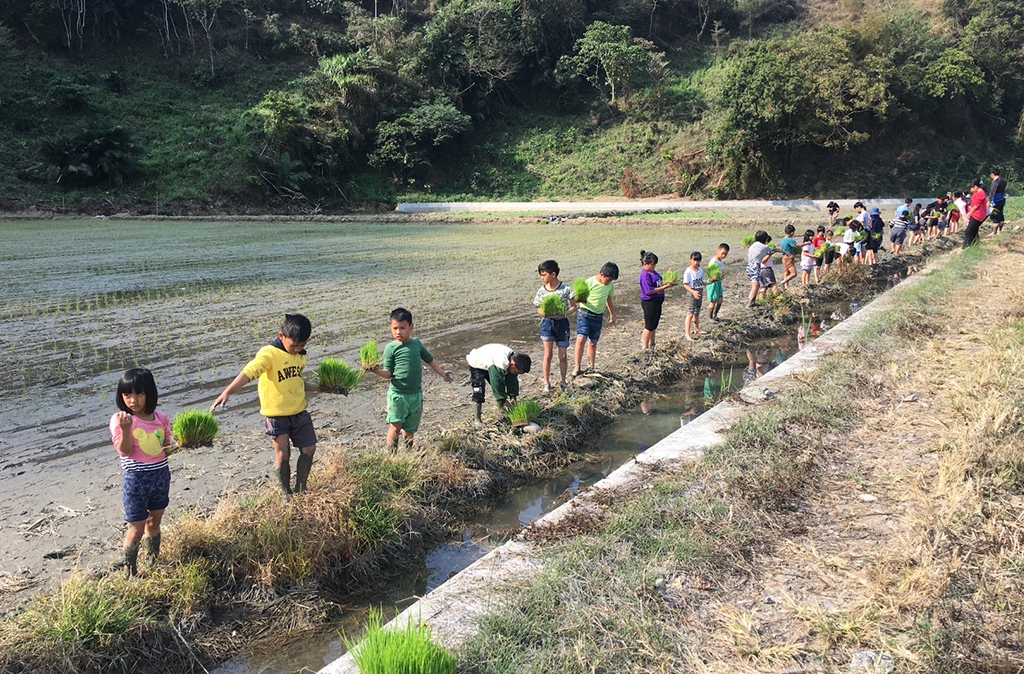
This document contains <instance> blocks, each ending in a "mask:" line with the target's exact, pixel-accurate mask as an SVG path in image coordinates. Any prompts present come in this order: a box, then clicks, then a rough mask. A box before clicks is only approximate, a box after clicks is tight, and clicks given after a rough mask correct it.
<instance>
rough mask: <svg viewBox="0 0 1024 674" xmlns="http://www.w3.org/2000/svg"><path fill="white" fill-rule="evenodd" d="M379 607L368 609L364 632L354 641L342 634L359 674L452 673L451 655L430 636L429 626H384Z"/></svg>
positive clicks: (412, 624)
mask: <svg viewBox="0 0 1024 674" xmlns="http://www.w3.org/2000/svg"><path fill="white" fill-rule="evenodd" d="M383 622H384V621H383V617H382V615H381V612H380V611H379V610H371V611H370V615H369V619H368V620H367V621H366V625H365V627H366V634H365V635H363V638H362V639H361V640H360V641H359V643H358V644H354V643H352V642H350V641H349V640H348V637H346V636H344V635H342V639H343V640H344V642H345V646H346V647H347V648H348V649H349V650H350V651H351V652H352V658H353V659H354V660H355V661H356V666H358V667H359V671H360V672H362V674H455V670H456V661H455V656H454V655H452V654H451V653H449V652H448V651H447V650H445V649H444V648H442V647H441V646H438V645H437V644H435V643H434V642H433V641H431V639H430V628H429V627H428V626H427V625H425V624H422V623H420V624H414V623H413V620H412V618H409V622H408V624H407V625H406V626H405V627H399V628H396V629H386V628H385V627H384V625H383Z"/></svg>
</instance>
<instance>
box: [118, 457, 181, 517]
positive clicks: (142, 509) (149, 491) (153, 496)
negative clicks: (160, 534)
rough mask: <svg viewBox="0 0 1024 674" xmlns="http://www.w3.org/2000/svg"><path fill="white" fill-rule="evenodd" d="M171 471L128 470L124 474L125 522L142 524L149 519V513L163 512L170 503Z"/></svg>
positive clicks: (166, 468)
mask: <svg viewBox="0 0 1024 674" xmlns="http://www.w3.org/2000/svg"><path fill="white" fill-rule="evenodd" d="M170 492H171V469H170V468H168V467H167V466H164V467H163V468H157V469H156V470H128V471H125V473H124V487H123V488H122V490H121V495H122V497H123V499H124V521H125V522H142V521H144V520H147V519H149V513H150V512H152V511H154V510H163V509H164V508H166V507H167V504H168V503H170V498H168V495H169V494H170Z"/></svg>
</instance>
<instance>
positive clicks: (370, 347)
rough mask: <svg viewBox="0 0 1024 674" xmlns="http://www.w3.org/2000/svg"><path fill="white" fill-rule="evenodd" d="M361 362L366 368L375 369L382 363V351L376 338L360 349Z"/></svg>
mask: <svg viewBox="0 0 1024 674" xmlns="http://www.w3.org/2000/svg"><path fill="white" fill-rule="evenodd" d="M359 364H360V365H362V366H363V369H364V370H373V369H375V368H376V367H377V366H379V365H380V351H378V350H377V340H376V339H371V340H370V341H368V342H367V343H366V344H363V348H361V349H359Z"/></svg>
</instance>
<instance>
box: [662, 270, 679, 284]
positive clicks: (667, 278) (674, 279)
mask: <svg viewBox="0 0 1024 674" xmlns="http://www.w3.org/2000/svg"><path fill="white" fill-rule="evenodd" d="M661 280H662V281H664V282H665V283H679V272H677V271H672V270H671V269H669V270H668V271H667V272H665V275H664V276H662V277H661Z"/></svg>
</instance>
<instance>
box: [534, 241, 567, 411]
mask: <svg viewBox="0 0 1024 674" xmlns="http://www.w3.org/2000/svg"><path fill="white" fill-rule="evenodd" d="M560 271H561V270H560V269H559V268H558V263H557V262H555V261H554V260H544V261H543V262H541V263H540V265H538V266H537V273H538V274H540V279H541V281H543V282H544V284H543V285H542V286H541V287H540V290H538V291H537V294H536V295H534V296H533V306H535V307H537V313H538V314H540V316H541V319H542V320H541V322H540V341H541V342H543V344H544V358H543V365H544V392H545V393H547V392H548V391H550V390H551V359H552V356H553V355H554V346H557V347H558V369H559V372H561V374H562V382H561V387H562V389H563V390H564V389H565V388H566V383H565V375H566V373H567V372H568V371H569V357H568V354H567V352H568V349H569V319H568V315H569V314H571V313H573V312H574V311H576V293H574V292H573V290H572V286H570V285H569V284H568V283H565V282H564V281H561V280H559V278H558V274H559V272H560ZM548 295H558V297H559V298H560V299H561V300H562V306H563V307H565V308H566V315H565V316H561V317H557V316H552V317H545V316H544V310H543V309H541V308H540V305H541V303H542V302H543V301H544V298H545V297H547V296H548ZM552 345H554V346H552Z"/></svg>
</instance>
